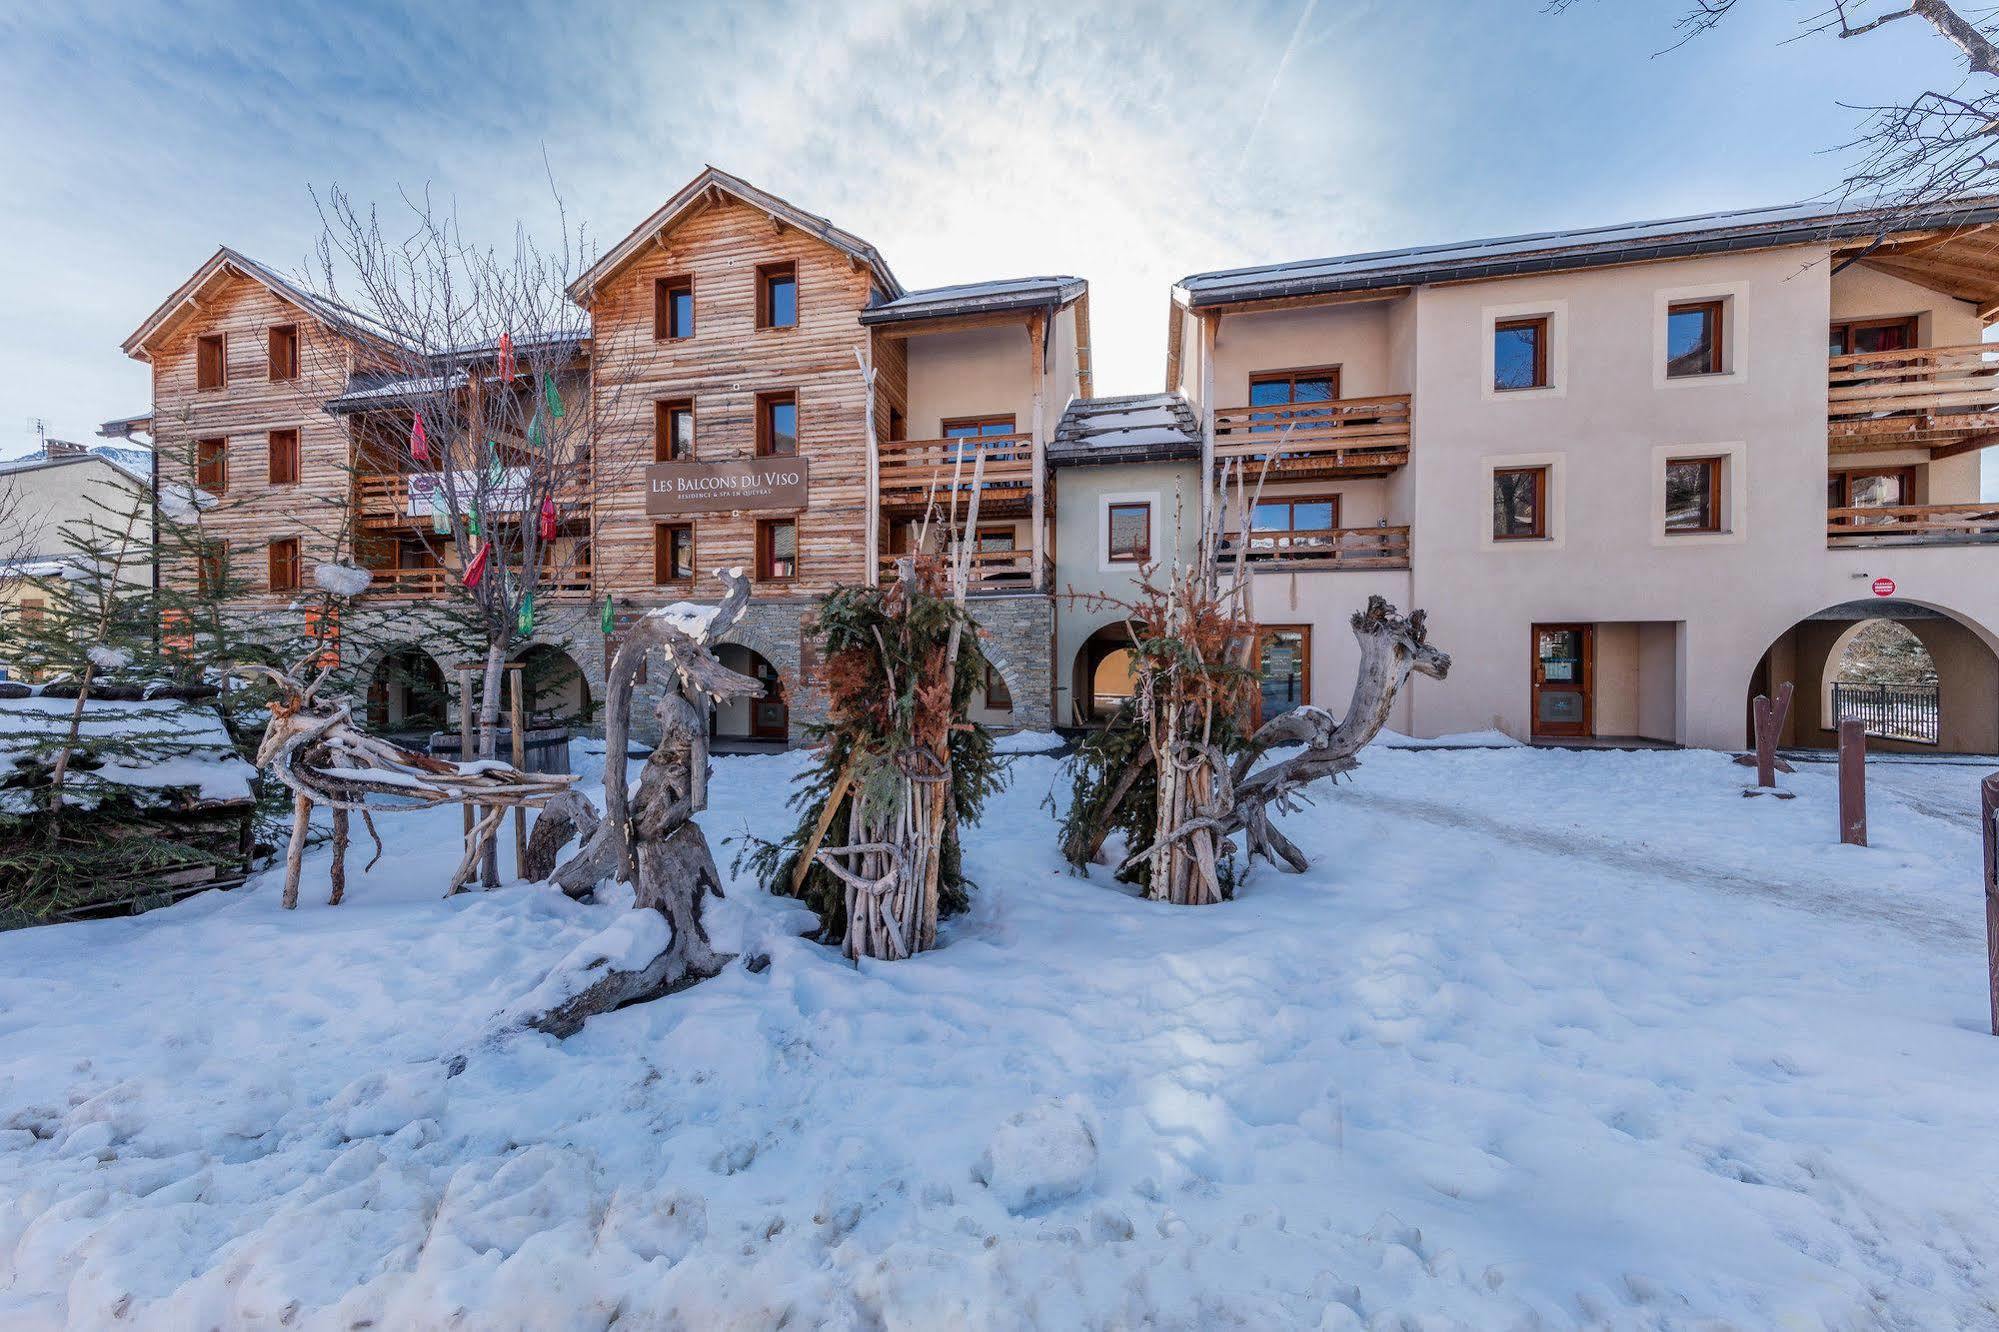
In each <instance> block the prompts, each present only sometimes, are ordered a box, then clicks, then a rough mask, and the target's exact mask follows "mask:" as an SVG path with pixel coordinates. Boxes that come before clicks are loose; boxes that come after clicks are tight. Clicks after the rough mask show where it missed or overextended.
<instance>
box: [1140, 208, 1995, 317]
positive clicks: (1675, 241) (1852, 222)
mask: <svg viewBox="0 0 1999 1332" xmlns="http://www.w3.org/2000/svg"><path fill="white" fill-rule="evenodd" d="M1995 221H1999V197H1989V196H1987V197H1979V198H1971V199H1962V200H1955V201H1952V202H1950V203H1946V204H1941V205H1937V206H1936V207H1933V208H1929V209H1925V210H1922V212H1920V213H1919V214H1915V215H1911V214H1909V213H1908V211H1907V210H1901V209H1891V208H1887V207H1882V206H1879V205H1863V206H1860V207H1849V208H1839V207H1832V206H1828V205H1826V204H1824V203H1805V204H1788V205H1784V206H1782V207H1776V208H1751V209H1744V210H1740V211H1737V212H1726V213H1699V214H1694V215H1692V216H1689V217H1675V218H1666V219H1663V220H1659V221H1653V222H1623V223H1618V224H1616V225H1613V226H1606V227H1587V228H1583V229H1581V230H1573V231H1542V232H1534V233H1532V234H1529V235H1524V236H1504V237H1497V238H1492V239H1486V240H1472V241H1457V242H1454V243H1451V244H1448V245H1427V246H1420V247H1417V248H1413V249H1403V250H1376V251H1373V252H1370V253H1366V254H1348V255H1337V256H1334V257H1332V258H1327V259H1303V260H1295V261H1292V262H1290V263H1282V264H1262V265H1257V266H1254V267H1250V268H1230V269H1220V270H1217V271H1214V272H1209V273H1195V274H1192V275H1191V276H1188V277H1185V278H1182V279H1181V280H1180V282H1179V284H1178V285H1177V286H1176V287H1175V288H1174V298H1175V300H1176V301H1178V302H1179V303H1181V304H1183V305H1188V306H1191V307H1194V308H1196V309H1199V308H1201V307H1203V306H1214V305H1229V304H1234V303H1236V302H1239V301H1259V300H1271V299H1276V298H1281V297H1286V296H1307V295H1322V294H1326V293H1333V292H1347V291H1369V290H1374V289H1378V288H1383V287H1406V286H1414V285H1417V284H1420V283H1428V282H1459V281H1466V280H1470V279H1478V278H1500V277H1511V276H1513V275H1516V274H1522V273H1546V272H1555V271H1559V270H1562V269H1576V268H1594V267H1601V266H1604V265H1609V264H1629V263H1640V262H1644V261H1646V260H1652V259H1677V258H1685V257H1688V256H1691V255H1698V254H1719V253H1726V252H1731V251H1738V250H1761V249H1775V248H1777V247H1780V246H1786V245H1808V244H1814V243H1825V242H1831V241H1839V240H1852V239H1856V238H1865V237H1873V236H1875V235H1878V234H1880V232H1881V231H1882V229H1883V228H1884V227H1886V228H1888V229H1889V230H1891V231H1894V232H1907V231H1912V230H1929V229H1937V228H1961V227H1970V226H1979V225H1983V224H1985V223H1990V222H1995Z"/></svg>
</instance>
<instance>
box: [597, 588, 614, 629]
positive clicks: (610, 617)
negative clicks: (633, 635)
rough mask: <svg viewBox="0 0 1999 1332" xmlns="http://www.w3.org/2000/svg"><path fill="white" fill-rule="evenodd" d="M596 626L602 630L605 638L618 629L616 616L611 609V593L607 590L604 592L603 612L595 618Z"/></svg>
mask: <svg viewBox="0 0 1999 1332" xmlns="http://www.w3.org/2000/svg"><path fill="white" fill-rule="evenodd" d="M597 627H598V628H599V629H602V630H603V631H604V637H606V638H609V637H610V636H611V635H612V634H614V633H616V632H617V631H618V617H617V614H616V612H614V611H613V610H612V609H611V594H610V593H608V592H606V593H605V594H604V613H603V614H602V615H601V616H599V617H598V618H597Z"/></svg>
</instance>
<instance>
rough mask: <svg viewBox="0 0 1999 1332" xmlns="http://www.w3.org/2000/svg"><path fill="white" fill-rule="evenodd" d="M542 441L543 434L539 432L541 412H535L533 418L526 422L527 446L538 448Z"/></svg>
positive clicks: (543, 439) (543, 438)
mask: <svg viewBox="0 0 1999 1332" xmlns="http://www.w3.org/2000/svg"><path fill="white" fill-rule="evenodd" d="M544 441H545V436H543V434H542V433H541V413H540V412H536V413H535V414H534V419H533V420H531V421H529V422H528V447H529V448H531V449H539V448H540V447H541V446H542V444H543V443H544Z"/></svg>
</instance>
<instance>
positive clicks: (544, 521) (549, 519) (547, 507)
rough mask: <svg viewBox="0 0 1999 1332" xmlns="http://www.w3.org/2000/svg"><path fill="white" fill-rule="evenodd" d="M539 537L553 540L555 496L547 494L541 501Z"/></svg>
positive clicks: (544, 539)
mask: <svg viewBox="0 0 1999 1332" xmlns="http://www.w3.org/2000/svg"><path fill="white" fill-rule="evenodd" d="M541 539H542V540H543V541H553V540H555V496H553V495H549V496H546V497H544V498H543V500H542V502H541Z"/></svg>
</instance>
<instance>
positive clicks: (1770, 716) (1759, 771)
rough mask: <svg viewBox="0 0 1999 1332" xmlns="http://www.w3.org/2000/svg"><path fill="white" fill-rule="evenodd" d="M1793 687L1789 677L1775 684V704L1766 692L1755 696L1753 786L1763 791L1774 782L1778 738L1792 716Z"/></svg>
mask: <svg viewBox="0 0 1999 1332" xmlns="http://www.w3.org/2000/svg"><path fill="white" fill-rule="evenodd" d="M1792 688H1793V686H1792V684H1791V682H1790V681H1789V680H1786V681H1784V683H1782V684H1780V685H1778V686H1777V700H1776V702H1775V703H1774V704H1772V702H1771V701H1770V696H1769V695H1768V694H1758V695H1757V696H1756V785H1758V786H1760V787H1763V788H1764V789H1766V790H1767V789H1769V788H1771V787H1774V786H1775V785H1776V784H1777V739H1778V737H1779V736H1781V735H1783V733H1784V722H1785V720H1786V719H1787V718H1788V717H1789V716H1790V715H1791V691H1792Z"/></svg>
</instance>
